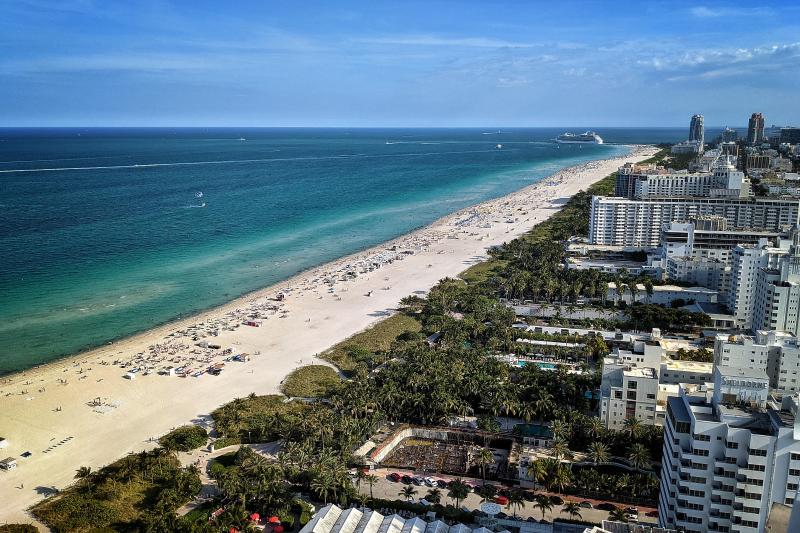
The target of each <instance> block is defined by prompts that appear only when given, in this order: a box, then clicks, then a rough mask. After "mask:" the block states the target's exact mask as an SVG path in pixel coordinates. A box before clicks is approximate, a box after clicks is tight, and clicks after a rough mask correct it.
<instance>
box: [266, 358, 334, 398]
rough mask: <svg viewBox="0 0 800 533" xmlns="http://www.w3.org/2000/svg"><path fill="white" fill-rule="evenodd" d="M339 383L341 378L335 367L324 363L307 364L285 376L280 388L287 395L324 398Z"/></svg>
mask: <svg viewBox="0 0 800 533" xmlns="http://www.w3.org/2000/svg"><path fill="white" fill-rule="evenodd" d="M341 384H342V378H340V377H339V373H338V372H336V370H335V369H333V368H331V367H329V366H325V365H308V366H302V367H300V368H298V369H297V370H294V371H293V372H292V373H291V374H289V375H288V376H286V379H285V380H284V381H283V385H282V386H281V388H282V390H283V393H284V394H285V395H286V396H289V397H299V398H319V397H322V398H325V397H328V396H330V395H331V394H332V393H333V392H335V391H336V389H337V388H339V386H340V385H341Z"/></svg>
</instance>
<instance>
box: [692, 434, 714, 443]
mask: <svg viewBox="0 0 800 533" xmlns="http://www.w3.org/2000/svg"><path fill="white" fill-rule="evenodd" d="M692 438H693V439H694V440H696V441H699V442H708V441H710V440H711V437H709V436H708V435H698V434H695V435H692Z"/></svg>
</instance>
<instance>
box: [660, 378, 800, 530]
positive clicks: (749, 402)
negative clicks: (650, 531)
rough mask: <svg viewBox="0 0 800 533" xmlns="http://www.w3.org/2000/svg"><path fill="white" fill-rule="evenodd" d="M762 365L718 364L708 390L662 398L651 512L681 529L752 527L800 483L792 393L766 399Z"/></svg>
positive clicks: (799, 422) (798, 423)
mask: <svg viewBox="0 0 800 533" xmlns="http://www.w3.org/2000/svg"><path fill="white" fill-rule="evenodd" d="M768 389H769V378H768V377H767V375H766V373H764V371H763V370H758V369H751V368H737V367H726V366H718V367H716V368H715V369H714V389H713V394H708V393H705V394H693V393H692V392H691V390H689V389H688V388H684V387H681V388H680V392H679V396H677V397H670V398H668V399H667V415H666V423H665V426H664V458H663V460H662V463H661V491H660V495H659V508H658V511H659V513H658V519H659V525H661V526H662V527H670V528H674V529H680V530H683V531H686V532H695V533H704V532H706V531H719V532H741V533H757V532H762V531H764V529H765V526H766V523H767V517H768V515H769V512H770V510H771V508H772V504H773V503H776V502H777V503H781V504H784V503H785V504H789V505H791V504H792V503H793V502H794V498H795V495H796V493H797V488H798V484H800V418H798V397H797V396H796V395H795V396H788V395H787V396H784V398H783V401H782V403H781V404H779V405H778V404H776V403H774V402H771V401H768Z"/></svg>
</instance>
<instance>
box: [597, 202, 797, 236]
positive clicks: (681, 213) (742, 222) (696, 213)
mask: <svg viewBox="0 0 800 533" xmlns="http://www.w3.org/2000/svg"><path fill="white" fill-rule="evenodd" d="M798 207H800V200H797V199H781V198H761V197H759V198H755V199H746V198H659V199H647V200H631V199H628V198H617V197H609V196H594V197H593V198H592V202H591V211H590V220H589V242H590V243H591V244H602V245H614V246H640V247H648V246H649V247H656V246H658V245H659V242H660V239H661V229H662V227H663V226H664V224H669V223H671V222H675V221H688V220H690V219H692V218H697V217H701V216H709V215H715V216H719V217H723V218H725V219H726V222H727V224H728V227H730V228H759V229H763V230H766V231H775V232H779V231H782V230H785V229H788V228H791V227H794V226H795V225H796V224H797V223H798V213H799V210H798Z"/></svg>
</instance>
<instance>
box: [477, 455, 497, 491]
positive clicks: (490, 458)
mask: <svg viewBox="0 0 800 533" xmlns="http://www.w3.org/2000/svg"><path fill="white" fill-rule="evenodd" d="M475 460H476V462H477V463H478V464H479V465H481V477H482V478H483V484H484V485H486V466H487V465H490V464H493V463H494V454H493V453H492V450H490V449H489V448H481V449H480V451H479V452H478V454H477V455H476V456H475Z"/></svg>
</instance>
